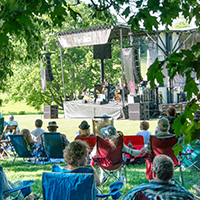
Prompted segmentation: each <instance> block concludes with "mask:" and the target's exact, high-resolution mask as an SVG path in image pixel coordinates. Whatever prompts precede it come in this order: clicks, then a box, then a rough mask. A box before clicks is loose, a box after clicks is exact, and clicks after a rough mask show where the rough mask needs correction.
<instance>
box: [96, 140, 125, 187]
mask: <svg viewBox="0 0 200 200" xmlns="http://www.w3.org/2000/svg"><path fill="white" fill-rule="evenodd" d="M96 147H97V154H96V156H95V157H93V158H92V159H93V162H94V163H96V164H98V166H99V167H100V168H101V169H102V170H103V171H104V172H105V175H106V178H105V179H104V182H103V183H102V185H104V184H105V183H106V182H108V180H110V179H112V180H113V181H116V180H117V181H121V179H119V178H118V177H117V171H118V170H121V171H123V174H122V175H123V176H122V177H123V180H124V185H125V187H126V165H125V163H124V161H123V159H122V147H123V136H120V137H119V138H118V142H117V145H116V148H113V147H112V146H111V145H110V142H109V141H108V140H104V139H102V138H100V137H98V136H97V137H96Z"/></svg>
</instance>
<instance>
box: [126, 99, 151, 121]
mask: <svg viewBox="0 0 200 200" xmlns="http://www.w3.org/2000/svg"><path fill="white" fill-rule="evenodd" d="M128 107H129V120H147V119H149V118H150V116H149V103H148V102H147V103H131V104H129V105H128Z"/></svg>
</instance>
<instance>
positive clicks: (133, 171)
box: [0, 159, 200, 199]
mask: <svg viewBox="0 0 200 200" xmlns="http://www.w3.org/2000/svg"><path fill="white" fill-rule="evenodd" d="M11 163H12V159H6V160H5V161H0V164H1V165H2V166H3V168H4V170H5V172H6V174H7V177H8V179H9V180H11V181H12V182H15V181H17V180H19V179H21V180H34V181H35V184H34V185H33V186H32V191H33V193H42V187H41V184H42V173H43V172H50V171H51V168H52V164H45V165H39V164H29V163H23V161H22V159H17V160H16V161H15V163H14V165H12V164H11ZM60 165H61V166H65V164H64V163H62V164H60ZM126 172H127V186H126V188H125V187H123V188H122V190H121V192H122V197H123V196H124V195H125V194H126V193H127V192H129V191H130V190H131V189H132V188H134V187H136V186H138V185H139V184H142V183H148V182H149V181H148V180H147V179H146V178H145V164H142V165H129V166H127V169H126ZM175 176H176V177H177V178H178V172H176V173H175ZM183 177H184V181H185V186H184V187H185V188H186V189H188V190H189V191H190V192H191V193H193V194H195V191H194V189H193V188H192V185H193V184H199V183H200V181H199V172H197V171H196V170H195V169H189V170H187V171H185V172H183ZM110 183H111V182H109V183H108V184H106V185H104V186H103V187H102V186H100V189H101V190H102V191H103V192H104V193H108V191H109V187H108V185H109V184H110ZM40 199H42V197H41V198H40ZM120 199H122V198H120Z"/></svg>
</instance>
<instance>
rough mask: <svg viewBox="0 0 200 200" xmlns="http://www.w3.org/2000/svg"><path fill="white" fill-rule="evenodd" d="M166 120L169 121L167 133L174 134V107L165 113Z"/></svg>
mask: <svg viewBox="0 0 200 200" xmlns="http://www.w3.org/2000/svg"><path fill="white" fill-rule="evenodd" d="M166 115H167V116H166V118H167V119H168V120H169V125H170V127H169V132H170V133H172V134H174V129H173V128H172V125H173V123H174V120H175V119H176V109H175V108H174V107H169V108H168V109H167V111H166Z"/></svg>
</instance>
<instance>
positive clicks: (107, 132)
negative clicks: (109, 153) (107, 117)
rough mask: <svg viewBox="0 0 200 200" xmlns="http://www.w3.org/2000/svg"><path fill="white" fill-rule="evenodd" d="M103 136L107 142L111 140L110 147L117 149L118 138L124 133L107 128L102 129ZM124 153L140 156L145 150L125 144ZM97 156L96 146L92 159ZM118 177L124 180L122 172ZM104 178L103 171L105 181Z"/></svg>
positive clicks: (91, 155) (102, 177)
mask: <svg viewBox="0 0 200 200" xmlns="http://www.w3.org/2000/svg"><path fill="white" fill-rule="evenodd" d="M101 134H102V135H103V138H104V139H105V140H109V142H110V145H111V146H112V147H113V148H115V147H116V144H117V141H118V138H119V137H120V136H122V132H117V131H116V129H115V127H114V126H107V127H105V128H102V129H101ZM122 153H127V154H130V155H131V156H139V155H140V154H143V153H145V149H141V150H135V149H131V148H129V147H128V146H126V145H125V144H124V143H123V147H122ZM96 155H97V145H95V146H94V148H93V150H92V152H91V154H90V157H91V158H92V157H95V156H96ZM118 176H119V179H120V180H121V179H122V178H121V172H120V171H119V173H118ZM104 177H105V175H104V173H103V170H101V176H100V179H101V180H103V179H104Z"/></svg>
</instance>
